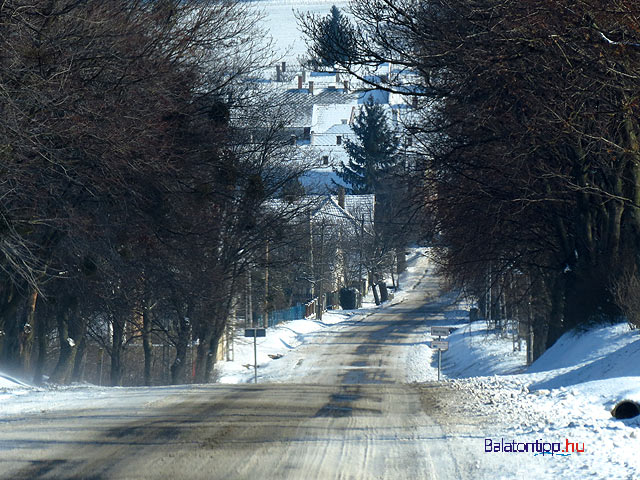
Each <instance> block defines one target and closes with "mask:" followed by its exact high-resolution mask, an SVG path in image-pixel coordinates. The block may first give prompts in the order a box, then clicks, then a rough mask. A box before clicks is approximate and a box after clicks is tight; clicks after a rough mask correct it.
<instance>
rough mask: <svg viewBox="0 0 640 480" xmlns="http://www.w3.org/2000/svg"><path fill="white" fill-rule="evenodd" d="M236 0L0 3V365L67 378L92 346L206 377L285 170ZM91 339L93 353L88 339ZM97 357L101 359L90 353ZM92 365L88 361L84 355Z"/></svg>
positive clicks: (271, 225) (75, 375) (119, 360)
mask: <svg viewBox="0 0 640 480" xmlns="http://www.w3.org/2000/svg"><path fill="white" fill-rule="evenodd" d="M257 22H258V17H257V16H256V14H255V13H254V12H253V11H252V10H251V7H250V6H249V5H248V4H247V3H242V2H234V1H223V2H211V3H209V2H199V1H193V2H191V1H186V2H185V1H179V2H178V1H175V2H174V1H171V0H169V1H163V2H146V1H124V0H106V1H102V2H85V1H80V0H52V1H50V0H47V1H39V0H36V1H33V2H24V1H21V0H16V1H8V2H4V3H3V4H2V6H0V51H1V52H2V53H0V111H1V115H0V168H1V169H2V180H1V181H0V365H1V368H2V369H3V370H10V371H13V372H15V373H17V374H22V375H25V376H31V375H33V376H34V377H35V381H36V382H39V381H41V380H42V379H43V376H44V375H47V376H49V379H50V381H52V382H60V383H67V382H69V381H72V380H74V379H80V378H82V373H83V370H84V368H85V367H86V365H88V360H87V359H88V356H89V355H90V354H91V352H93V355H94V356H95V355H96V353H95V350H96V348H99V349H100V352H102V353H101V354H100V355H102V354H104V353H106V355H107V358H108V359H109V360H110V366H105V369H106V370H107V371H109V372H110V382H111V383H112V384H114V385H117V384H121V383H122V382H123V378H124V376H125V375H126V368H127V365H125V361H124V355H125V352H126V351H127V349H128V348H130V346H131V345H132V344H133V343H136V342H138V343H142V346H143V349H144V382H145V383H147V384H150V383H152V382H158V381H161V380H160V379H158V378H156V379H152V374H151V365H152V362H153V361H155V359H154V357H153V355H154V342H155V343H156V344H157V343H162V344H164V345H165V346H167V345H168V346H169V347H170V352H171V356H172V358H171V368H170V377H169V378H166V379H165V380H168V381H171V382H173V383H176V382H181V381H184V379H185V378H189V379H190V378H192V374H191V372H188V371H187V360H186V355H187V347H188V346H194V345H196V346H195V347H193V348H194V349H195V350H196V354H195V358H194V360H193V363H194V366H195V376H194V379H195V380H196V381H200V382H203V381H208V380H209V379H210V378H211V373H212V368H213V363H214V361H215V355H216V348H217V346H218V341H219V339H220V337H221V335H222V333H223V331H224V328H225V326H226V324H227V321H228V318H229V315H230V312H231V310H232V309H233V307H234V305H233V303H234V301H235V299H236V297H237V292H238V289H239V285H238V279H239V278H241V276H242V275H243V272H244V269H245V268H246V266H247V264H248V263H250V262H251V259H252V258H253V257H254V256H256V255H259V252H261V251H262V249H263V245H264V243H265V241H267V240H271V241H273V242H278V241H282V236H281V235H280V233H281V232H280V231H279V230H278V225H279V224H280V223H281V222H283V221H286V219H283V218H281V217H282V215H280V216H279V215H275V214H273V213H269V210H265V209H264V205H265V202H266V201H267V200H268V199H270V198H272V197H274V196H276V195H278V194H279V192H280V191H281V189H282V187H283V186H284V185H285V184H287V182H288V181H289V180H290V179H291V178H294V177H296V175H298V174H299V173H300V172H297V171H294V170H292V169H291V168H290V167H287V166H286V162H285V161H286V159H287V156H288V154H289V153H288V147H287V146H286V144H287V142H286V139H284V137H283V135H282V125H281V123H279V122H278V121H274V120H273V119H274V118H278V116H277V114H275V113H274V112H272V110H271V109H270V106H271V105H270V103H269V100H268V97H267V96H266V94H264V93H263V92H260V91H259V90H257V87H256V86H254V85H252V84H251V83H247V81H246V78H247V77H249V76H250V75H252V74H254V72H257V71H258V69H260V68H262V67H263V66H264V65H265V64H266V62H268V61H269V58H268V54H269V51H268V45H265V44H264V43H263V35H261V34H260V32H259V30H258V28H257V25H258V23H257ZM90 347H92V348H93V350H92V349H91V348H90ZM101 365H102V364H101ZM93 366H95V365H93V364H92V367H93Z"/></svg>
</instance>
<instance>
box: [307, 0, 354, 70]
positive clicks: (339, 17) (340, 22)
mask: <svg viewBox="0 0 640 480" xmlns="http://www.w3.org/2000/svg"><path fill="white" fill-rule="evenodd" d="M319 30H320V36H319V38H317V39H316V40H315V45H314V48H313V56H314V57H315V58H314V60H313V61H312V63H315V64H316V65H317V66H321V67H331V68H333V66H334V65H335V64H336V63H341V62H342V63H344V62H346V61H347V60H348V59H349V56H350V51H351V45H352V44H353V41H352V35H351V32H352V28H351V24H350V23H349V20H348V19H347V18H346V17H345V16H344V15H343V14H342V12H340V9H339V8H338V7H336V6H335V5H333V6H332V7H331V12H330V13H329V15H327V16H326V17H325V18H324V19H323V20H322V21H321V23H320V29H319Z"/></svg>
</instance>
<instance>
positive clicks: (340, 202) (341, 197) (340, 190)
mask: <svg viewBox="0 0 640 480" xmlns="http://www.w3.org/2000/svg"><path fill="white" fill-rule="evenodd" d="M338 205H340V208H342V209H344V187H340V188H338Z"/></svg>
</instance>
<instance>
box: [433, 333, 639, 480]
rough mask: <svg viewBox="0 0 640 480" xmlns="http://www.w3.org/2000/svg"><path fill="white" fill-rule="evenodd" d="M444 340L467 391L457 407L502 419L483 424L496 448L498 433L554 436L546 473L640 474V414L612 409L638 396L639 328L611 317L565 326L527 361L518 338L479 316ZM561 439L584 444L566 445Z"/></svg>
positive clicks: (449, 362) (454, 377) (456, 380)
mask: <svg viewBox="0 0 640 480" xmlns="http://www.w3.org/2000/svg"><path fill="white" fill-rule="evenodd" d="M449 342H450V349H449V351H448V352H446V353H445V354H444V355H443V369H444V373H445V376H446V377H448V379H449V380H448V382H449V384H450V385H451V386H452V387H453V388H455V389H459V390H462V391H464V392H465V393H466V395H467V397H468V403H467V404H466V405H464V406H463V407H462V409H464V410H467V411H470V410H471V411H475V412H477V413H478V415H479V416H484V415H491V416H494V415H497V416H498V418H501V419H502V421H501V422H500V423H499V424H495V425H494V426H493V427H492V428H491V429H490V430H489V431H488V432H487V439H490V440H492V444H491V445H492V446H494V448H495V442H501V441H502V439H504V443H505V444H506V443H508V442H512V441H515V442H516V443H523V442H536V440H538V441H540V442H547V443H548V444H553V443H555V444H556V446H555V447H553V448H559V454H556V455H553V456H551V455H544V456H543V455H539V457H540V461H541V462H544V464H545V465H544V467H545V468H546V469H547V471H548V472H549V475H550V476H554V477H555V478H576V479H579V478H607V479H632V478H640V457H639V456H638V455H637V448H638V446H640V443H639V441H638V436H640V432H638V427H640V417H636V418H633V419H629V420H616V419H615V418H613V417H612V415H611V413H610V412H611V410H612V408H613V407H614V406H615V405H616V404H617V403H618V402H619V401H621V400H624V399H632V400H636V401H640V364H638V362H637V358H638V355H639V354H640V332H638V331H633V330H630V328H629V326H628V325H627V324H617V325H610V326H601V327H597V328H594V329H591V330H589V331H585V332H580V333H567V334H565V335H564V336H563V337H562V338H561V339H560V340H558V342H556V344H555V345H554V346H553V347H551V348H550V349H549V350H548V351H547V352H545V354H544V355H542V357H540V358H539V359H538V360H537V361H536V362H534V364H533V365H532V366H531V367H529V368H528V369H527V368H526V367H525V361H526V357H525V352H524V345H523V350H522V351H520V352H518V351H514V344H513V341H512V339H511V338H510V337H506V338H505V337H503V336H502V335H501V334H499V333H496V332H492V331H489V330H488V329H487V326H486V323H485V322H484V321H479V322H474V323H473V324H469V323H465V324H464V325H463V326H461V327H460V328H459V329H458V330H456V331H455V332H454V333H453V334H452V335H451V336H450V337H449ZM567 442H570V443H571V444H576V447H575V449H576V450H577V449H578V448H579V449H580V450H584V452H580V453H578V452H577V451H572V450H573V448H574V447H572V446H570V445H569V451H568V452H564V450H565V449H567ZM487 445H488V444H485V447H487ZM522 448H524V447H522ZM487 455H489V453H487ZM491 455H527V454H526V453H509V452H502V453H491ZM529 455H531V454H530V453H529Z"/></svg>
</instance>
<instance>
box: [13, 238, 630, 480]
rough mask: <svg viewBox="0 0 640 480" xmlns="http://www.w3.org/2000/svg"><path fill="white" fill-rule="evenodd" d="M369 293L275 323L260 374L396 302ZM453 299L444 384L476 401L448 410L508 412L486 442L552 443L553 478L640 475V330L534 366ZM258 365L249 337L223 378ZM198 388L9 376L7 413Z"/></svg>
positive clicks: (143, 401) (262, 346) (270, 374)
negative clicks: (639, 409) (376, 300)
mask: <svg viewBox="0 0 640 480" xmlns="http://www.w3.org/2000/svg"><path fill="white" fill-rule="evenodd" d="M424 253H425V252H424V250H423V249H416V250H413V252H412V255H411V257H410V267H409V269H408V272H407V273H406V274H404V275H403V276H402V277H401V279H400V284H401V286H403V290H400V291H398V292H396V294H395V298H394V299H393V300H392V301H391V302H388V304H396V303H399V302H401V301H402V300H403V299H404V298H405V297H406V296H407V295H409V294H410V292H411V291H412V289H414V288H420V283H421V282H424V281H425V277H424V272H425V262H426V261H427V260H426V257H425V256H424ZM368 300H369V301H368V302H365V304H364V306H363V308H362V309H360V310H355V311H347V312H345V311H333V312H328V313H326V314H325V315H324V316H323V320H322V321H316V320H310V319H300V320H296V321H292V322H287V323H284V324H281V325H279V326H277V327H274V328H270V329H268V334H267V336H266V337H265V338H261V339H259V343H258V365H259V369H258V375H259V381H261V382H265V381H267V382H269V381H270V382H278V381H284V380H285V379H290V377H291V375H292V370H293V365H289V364H290V363H291V362H293V361H295V359H296V355H295V354H292V352H295V351H296V350H297V349H299V348H300V347H301V346H304V345H306V344H309V343H310V342H313V340H314V336H316V335H321V334H322V333H323V332H327V331H335V330H337V329H348V328H351V327H352V326H353V325H354V324H356V323H357V322H358V321H359V320H360V319H361V318H363V317H365V316H367V315H370V314H372V313H374V312H375V311H376V310H377V309H379V308H386V305H383V306H378V307H377V306H375V305H374V304H373V303H371V302H370V299H368ZM452 300H455V298H452V297H449V298H447V297H446V296H445V297H444V298H441V299H440V300H439V301H440V302H441V303H442V305H443V306H446V308H443V309H442V311H441V313H439V314H438V316H437V317H436V318H433V319H430V323H433V324H436V325H449V326H452V327H456V330H455V331H453V333H452V334H451V335H450V336H449V337H448V341H449V350H448V351H447V352H445V353H444V354H443V357H442V368H443V382H444V384H446V385H449V386H450V387H451V388H452V389H455V390H458V391H461V392H463V393H464V397H465V398H466V399H467V401H466V402H465V403H464V404H462V405H451V406H448V408H449V407H450V408H451V415H455V413H456V411H460V412H465V413H466V414H467V416H468V414H469V412H472V414H473V415H474V416H477V418H478V419H479V421H480V422H482V421H483V420H482V419H483V418H492V419H495V418H499V419H501V420H500V421H498V422H495V421H492V423H491V424H490V425H488V426H487V427H486V438H485V439H479V440H478V441H481V442H484V446H485V450H486V449H487V448H488V445H489V443H488V442H489V441H491V448H492V449H495V448H496V444H499V445H500V448H502V449H505V450H506V449H509V448H513V447H511V446H510V445H514V446H515V448H523V447H522V446H523V445H524V444H525V443H529V444H533V445H535V442H536V441H537V442H538V443H539V444H543V443H544V444H547V445H546V447H545V448H551V449H559V451H556V454H555V455H553V456H552V455H549V454H545V455H542V454H541V453H538V457H539V458H537V459H536V461H538V460H539V462H541V464H542V467H543V469H544V470H545V471H546V472H547V474H548V478H575V479H579V478H580V479H581V478H607V479H632V478H640V456H638V455H637V454H636V450H637V447H638V446H639V445H640V443H639V439H638V437H639V436H640V432H639V430H638V427H640V417H637V418H634V419H629V420H616V419H614V418H613V417H612V416H611V413H610V411H611V409H612V408H613V407H614V405H615V404H616V403H617V402H619V401H620V400H623V399H633V400H637V401H640V364H639V363H638V362H637V358H638V355H640V332H638V331H633V330H630V329H629V327H628V326H627V325H626V324H617V325H609V326H600V327H597V328H594V329H592V330H589V331H585V332H582V333H568V334H565V335H564V336H563V337H562V338H561V339H560V340H559V341H558V342H557V343H556V344H555V345H554V346H553V347H552V348H551V349H549V350H548V351H547V352H546V353H545V354H544V355H543V356H542V357H541V358H540V359H538V361H537V362H535V363H534V364H533V365H532V366H531V367H529V368H528V369H527V368H526V366H525V352H524V345H522V350H521V351H514V343H513V340H512V338H511V337H508V336H503V335H502V334H500V333H498V332H495V331H490V330H489V329H488V328H487V325H486V323H485V322H484V321H479V322H474V323H471V324H470V323H469V322H468V310H467V309H466V308H463V307H464V305H462V306H460V304H459V305H458V306H455V305H454V306H451V303H452ZM388 304H387V305H388ZM430 340H431V336H430V335H429V334H428V333H426V332H425V333H424V334H423V337H422V338H421V339H420V338H419V339H418V341H416V342H415V343H414V344H412V345H410V346H408V349H409V351H408V352H407V357H406V359H407V360H406V362H407V381H408V382H410V383H412V382H425V381H431V380H435V379H436V378H437V355H435V354H434V353H433V351H432V350H431V349H430V348H429V347H428V342H429V341H430ZM270 355H271V356H270ZM272 357H279V358H275V359H274V358H272ZM252 366H253V342H252V340H251V339H246V340H245V339H244V338H240V339H238V342H237V343H236V346H235V358H234V361H232V362H224V363H221V364H219V365H218V369H217V374H218V377H219V381H220V382H225V383H240V382H251V381H253V368H252ZM303 373H304V372H303V369H298V370H297V374H303ZM188 389H189V387H188V386H182V387H155V388H106V387H95V386H90V385H78V386H72V387H64V388H62V387H61V388H54V387H51V388H37V387H32V386H29V385H26V384H24V383H22V382H20V381H18V380H16V379H13V378H11V377H8V376H5V375H0V417H7V416H13V415H24V414H29V413H39V412H46V411H51V410H62V409H70V408H86V407H87V406H91V407H99V406H100V405H104V406H114V405H119V404H123V405H124V404H127V402H129V403H134V404H136V405H138V406H139V408H141V407H143V406H144V405H147V404H149V403H155V402H161V401H162V399H163V398H166V397H167V396H169V395H172V394H176V393H180V392H186V391H188ZM512 442H515V443H512ZM567 442H570V443H572V444H575V449H576V450H577V449H580V450H584V452H577V451H573V452H572V451H571V448H572V447H571V446H569V450H570V451H569V452H564V451H563V450H564V449H566V448H567ZM529 448H531V447H529ZM567 453H569V454H570V455H567ZM486 455H491V456H505V457H503V458H502V459H499V458H494V459H491V460H489V459H487V460H488V461H491V462H492V463H493V462H495V463H496V465H498V464H500V462H509V461H517V457H518V456H519V455H529V456H531V455H533V454H532V453H531V452H529V453H511V452H508V451H501V452H492V453H489V452H487V453H486ZM511 456H515V457H511ZM511 458H513V460H511ZM523 460H524V458H523ZM526 460H527V461H529V460H530V459H528V458H527V459H526ZM545 478H546V476H545Z"/></svg>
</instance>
